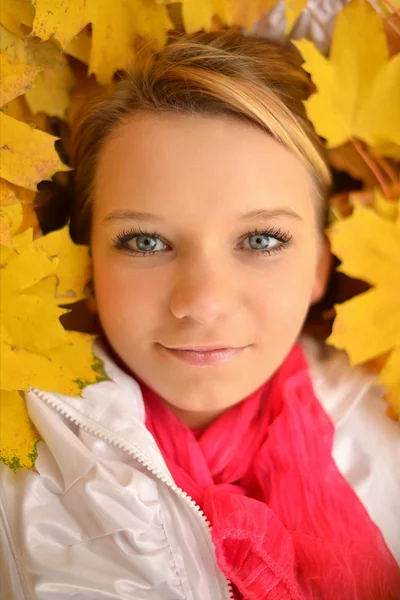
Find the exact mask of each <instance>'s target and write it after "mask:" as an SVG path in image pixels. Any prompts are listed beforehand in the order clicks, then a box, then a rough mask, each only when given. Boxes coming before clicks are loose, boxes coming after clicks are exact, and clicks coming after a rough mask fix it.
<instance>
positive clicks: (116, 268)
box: [91, 112, 321, 427]
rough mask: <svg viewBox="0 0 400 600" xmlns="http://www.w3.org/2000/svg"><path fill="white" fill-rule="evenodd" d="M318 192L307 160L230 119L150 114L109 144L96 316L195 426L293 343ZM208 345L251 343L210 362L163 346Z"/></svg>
mask: <svg viewBox="0 0 400 600" xmlns="http://www.w3.org/2000/svg"><path fill="white" fill-rule="evenodd" d="M311 188H312V184H311V179H310V176H309V175H308V173H307V171H306V169H305V167H304V166H303V165H302V163H301V162H300V160H299V159H298V158H297V157H295V156H293V155H292V154H291V153H289V151H287V150H286V149H285V148H284V147H283V146H281V145H280V144H279V143H278V142H276V141H275V140H273V139H272V138H271V137H269V136H268V135H266V134H265V133H263V132H262V131H261V130H259V129H257V128H255V127H252V126H250V125H248V124H246V123H243V122H240V121H239V120H235V119H234V118H231V117H221V116H218V117H217V116H211V117H210V116H197V115H196V116H186V115H177V114H173V113H170V114H154V113H147V112H140V113H137V114H136V115H134V116H133V117H132V118H131V119H130V120H129V122H126V123H125V124H123V125H121V126H120V127H119V128H118V129H117V130H116V131H115V132H114V133H113V134H112V135H111V136H110V137H109V138H108V139H107V141H106V142H105V144H104V146H103V149H102V152H101V155H100V157H99V162H98V167H97V173H96V180H95V196H94V206H93V222H92V231H91V244H92V256H93V268H94V288H95V295H96V301H97V309H98V314H99V318H100V321H101V323H102V326H103V329H104V331H105V334H106V336H107V338H108V341H109V342H110V344H111V346H112V347H113V349H114V351H115V352H116V353H117V355H118V356H119V357H120V358H121V359H122V361H123V362H124V363H125V365H126V367H127V368H128V369H129V370H130V371H131V372H132V373H133V375H136V376H137V377H138V378H139V379H141V380H142V381H143V382H144V383H145V384H146V385H148V386H149V387H151V388H152V389H153V390H154V391H155V392H157V393H158V394H159V395H160V396H162V397H163V398H164V400H165V401H166V402H167V403H168V404H169V406H170V407H171V409H172V410H173V411H174V412H175V413H176V414H179V415H180V416H181V417H182V418H183V419H184V420H185V421H186V422H187V423H188V424H189V425H191V426H197V427H201V426H205V425H206V424H207V423H209V422H211V421H212V420H213V419H214V418H215V417H216V416H217V415H218V414H219V413H221V412H222V411H224V410H225V409H226V408H228V407H229V406H232V405H234V404H235V403H237V402H239V401H240V400H242V399H244V398H246V397H247V396H248V395H249V394H251V393H252V392H253V391H255V390H256V389H257V388H258V387H260V386H261V385H262V384H263V383H264V382H265V381H266V380H267V379H268V378H269V377H270V376H271V375H272V374H273V373H274V371H275V370H276V369H277V368H278V367H279V365H280V364H281V363H282V361H283V360H284V358H285V356H286V355H287V354H288V352H289V351H290V349H291V347H292V345H293V343H294V342H295V341H296V338H297V337H298V335H299V333H300V330H301V328H302V325H303V322H304V320H305V317H306V314H307V311H308V308H309V306H310V303H312V301H314V300H315V295H316V293H317V292H316V290H317V289H319V286H318V253H319V251H320V247H321V236H320V234H319V233H318V231H317V225H316V221H315V215H314V204H313V202H314V201H313V198H312V195H311ZM257 211H265V213H264V214H259V215H258V216H257V215H256V214H254V215H252V216H251V215H247V216H246V213H253V212H254V213H255V212H257ZM134 213H135V214H134ZM136 213H147V214H146V215H140V214H136ZM263 250H264V252H262V251H263ZM146 252H147V253H146ZM210 345H217V346H218V347H225V348H227V347H228V348H229V347H245V348H244V349H243V350H241V351H240V352H238V353H237V354H236V355H234V356H231V357H230V358H229V359H228V360H225V361H221V362H217V363H214V364H207V365H204V364H202V365H194V364H192V363H188V362H185V361H182V360H181V359H179V358H177V356H176V355H175V354H174V353H171V352H170V351H169V350H167V349H166V347H170V348H171V347H173V348H177V347H182V346H210ZM189 356H193V354H191V355H189Z"/></svg>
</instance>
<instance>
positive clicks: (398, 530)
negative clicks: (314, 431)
mask: <svg viewBox="0 0 400 600" xmlns="http://www.w3.org/2000/svg"><path fill="white" fill-rule="evenodd" d="M300 342H301V344H302V347H303V350H304V352H305V355H306V358H307V361H308V364H309V367H310V375H311V379H312V382H313V387H314V390H315V393H316V396H317V397H318V399H319V401H320V403H321V405H322V406H323V408H324V410H325V411H326V413H327V414H328V415H329V416H330V418H331V420H332V422H333V424H334V426H335V436H334V444H333V450H332V455H333V458H334V460H335V462H336V465H337V467H338V469H339V470H340V471H341V473H342V474H343V476H344V477H345V479H346V480H347V481H348V483H349V484H350V485H351V487H352V488H353V489H354V491H355V492H356V494H357V496H358V497H359V499H360V500H361V502H362V503H363V504H364V506H365V508H366V509H367V511H368V513H369V515H370V517H371V518H372V520H373V521H375V523H376V524H377V525H378V527H379V528H380V530H381V531H382V534H383V536H384V538H385V539H386V542H387V544H388V546H389V547H390V549H391V551H392V552H393V554H394V555H395V557H396V558H397V560H399V561H400V503H399V498H400V469H399V465H400V423H398V422H397V423H396V422H395V421H393V420H391V419H390V418H389V417H387V416H386V407H387V406H386V403H385V402H384V400H383V394H384V391H383V389H382V388H381V387H380V386H377V385H375V383H374V382H375V376H374V375H373V374H372V373H369V372H368V371H366V369H365V368H363V367H352V366H351V365H350V363H349V360H348V358H347V355H346V353H345V352H342V351H338V350H336V349H335V348H331V347H329V346H327V345H326V344H324V343H323V342H318V341H316V340H314V339H312V338H310V337H308V336H307V337H302V338H301V339H300Z"/></svg>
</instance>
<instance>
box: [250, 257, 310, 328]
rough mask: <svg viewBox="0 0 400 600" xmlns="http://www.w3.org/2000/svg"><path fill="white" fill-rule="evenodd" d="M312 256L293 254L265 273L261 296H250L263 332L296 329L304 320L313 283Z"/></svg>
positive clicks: (259, 294)
mask: <svg viewBox="0 0 400 600" xmlns="http://www.w3.org/2000/svg"><path fill="white" fill-rule="evenodd" d="M312 256H313V254H312V253H310V252H307V253H303V252H302V253H301V255H300V254H298V255H296V254H293V255H292V257H291V259H290V260H286V261H282V262H280V263H276V265H274V266H273V268H271V269H267V270H266V272H265V275H264V276H263V279H264V281H263V283H262V293H258V294H256V295H255V296H254V295H253V306H254V307H255V310H256V311H257V314H258V319H259V321H260V322H263V324H264V325H265V329H269V330H277V331H279V332H282V331H284V330H290V329H293V328H296V327H298V326H299V325H300V324H301V322H302V321H303V319H304V318H305V316H306V313H307V311H308V308H309V305H310V299H311V294H312V289H313V282H314V273H315V260H314V259H313V258H312ZM254 289H256V288H255V287H254V286H253V290H254Z"/></svg>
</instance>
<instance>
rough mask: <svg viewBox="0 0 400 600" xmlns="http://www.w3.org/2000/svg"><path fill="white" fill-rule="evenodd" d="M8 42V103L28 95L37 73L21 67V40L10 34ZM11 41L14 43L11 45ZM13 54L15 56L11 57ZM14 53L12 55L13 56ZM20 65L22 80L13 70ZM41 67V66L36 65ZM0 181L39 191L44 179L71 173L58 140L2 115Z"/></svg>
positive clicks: (5, 72)
mask: <svg viewBox="0 0 400 600" xmlns="http://www.w3.org/2000/svg"><path fill="white" fill-rule="evenodd" d="M7 35H8V36H9V37H8V38H7V36H6V42H4V40H3V39H2V42H1V43H2V49H3V50H4V48H5V52H6V54H7V57H5V55H3V58H4V57H5V58H4V60H3V63H2V66H3V68H2V90H9V89H10V90H11V91H10V92H3V94H2V96H3V98H4V99H5V100H7V97H8V99H9V100H10V99H12V98H15V97H16V96H19V95H22V94H24V93H25V92H26V90H27V87H29V86H30V85H31V84H32V79H33V77H34V76H35V72H37V71H35V69H34V68H28V66H27V67H26V68H25V69H23V68H21V64H20V60H21V59H20V54H19V53H20V52H22V49H21V48H22V47H21V46H20V43H21V40H19V39H18V38H16V37H15V36H12V34H8V33H7ZM7 39H8V40H10V39H11V42H10V43H8V42H7ZM11 51H12V52H13V54H12V53H11ZM10 53H11V54H10ZM15 65H18V72H19V76H18V77H16V76H15V72H14V69H13V67H14V66H15ZM36 66H37V65H36ZM0 135H1V146H0V177H2V178H3V179H5V180H7V181H9V182H11V183H14V184H16V185H20V186H22V187H25V188H28V189H31V190H36V186H37V183H38V182H39V181H41V180H43V179H50V178H51V176H52V175H53V174H54V172H55V171H69V170H70V168H69V167H67V166H66V165H64V164H63V163H62V162H61V160H60V159H59V157H58V154H57V152H56V150H55V147H54V143H55V141H56V140H57V139H58V138H57V137H55V136H51V135H49V134H47V133H45V132H43V131H37V130H36V129H34V128H32V127H30V126H29V125H27V124H26V123H22V122H20V121H17V120H16V119H13V118H12V117H10V116H8V115H6V114H4V112H1V113H0Z"/></svg>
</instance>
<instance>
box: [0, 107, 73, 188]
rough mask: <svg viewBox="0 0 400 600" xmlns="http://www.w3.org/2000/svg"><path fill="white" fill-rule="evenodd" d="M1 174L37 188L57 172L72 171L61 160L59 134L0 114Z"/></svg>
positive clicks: (7, 178)
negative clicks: (58, 145)
mask: <svg viewBox="0 0 400 600" xmlns="http://www.w3.org/2000/svg"><path fill="white" fill-rule="evenodd" d="M0 131H1V148H0V177H3V178H4V179H6V180H7V181H10V182H11V183H15V184H16V185H20V186H22V187H25V188H28V189H31V190H36V189H37V187H36V186H37V183H38V182H39V181H42V180H43V179H48V180H51V177H52V175H53V174H54V173H55V172H56V171H70V170H71V169H70V167H67V166H66V165H65V164H64V163H63V162H61V160H60V158H59V156H58V154H57V152H56V150H55V148H54V143H55V141H56V140H58V138H57V137H55V136H53V135H49V134H48V133H45V132H44V131H38V130H37V129H33V128H32V127H30V126H29V125H27V124H26V123H21V122H20V121H17V120H16V119H12V118H11V117H8V116H7V115H5V114H3V113H0Z"/></svg>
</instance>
